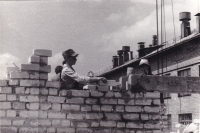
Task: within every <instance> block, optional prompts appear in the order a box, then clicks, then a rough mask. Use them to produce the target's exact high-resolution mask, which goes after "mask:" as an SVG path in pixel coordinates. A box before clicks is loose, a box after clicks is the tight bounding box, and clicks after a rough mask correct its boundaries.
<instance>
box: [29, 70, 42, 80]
mask: <svg viewBox="0 0 200 133" xmlns="http://www.w3.org/2000/svg"><path fill="white" fill-rule="evenodd" d="M28 73H29V77H30V79H40V74H39V72H33V71H32V72H31V71H30V72H28Z"/></svg>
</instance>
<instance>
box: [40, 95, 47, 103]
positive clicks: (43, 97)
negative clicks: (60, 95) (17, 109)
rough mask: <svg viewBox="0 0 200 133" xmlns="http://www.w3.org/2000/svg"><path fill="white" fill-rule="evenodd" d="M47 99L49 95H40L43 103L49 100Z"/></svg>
mask: <svg viewBox="0 0 200 133" xmlns="http://www.w3.org/2000/svg"><path fill="white" fill-rule="evenodd" d="M47 99H48V96H42V95H41V96H40V97H39V101H40V103H43V102H47Z"/></svg>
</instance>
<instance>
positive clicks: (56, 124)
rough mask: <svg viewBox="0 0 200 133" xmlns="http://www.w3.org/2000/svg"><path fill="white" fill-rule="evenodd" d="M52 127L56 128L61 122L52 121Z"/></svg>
mask: <svg viewBox="0 0 200 133" xmlns="http://www.w3.org/2000/svg"><path fill="white" fill-rule="evenodd" d="M51 123H52V126H58V125H60V124H61V121H60V120H52V122H51Z"/></svg>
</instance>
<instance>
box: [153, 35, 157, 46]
mask: <svg viewBox="0 0 200 133" xmlns="http://www.w3.org/2000/svg"><path fill="white" fill-rule="evenodd" d="M152 44H153V46H156V45H157V35H153V40H152Z"/></svg>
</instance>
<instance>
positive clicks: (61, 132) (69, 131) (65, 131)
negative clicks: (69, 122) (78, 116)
mask: <svg viewBox="0 0 200 133" xmlns="http://www.w3.org/2000/svg"><path fill="white" fill-rule="evenodd" d="M57 133H75V129H74V128H69V127H66V128H63V127H62V128H60V127H59V128H57Z"/></svg>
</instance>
